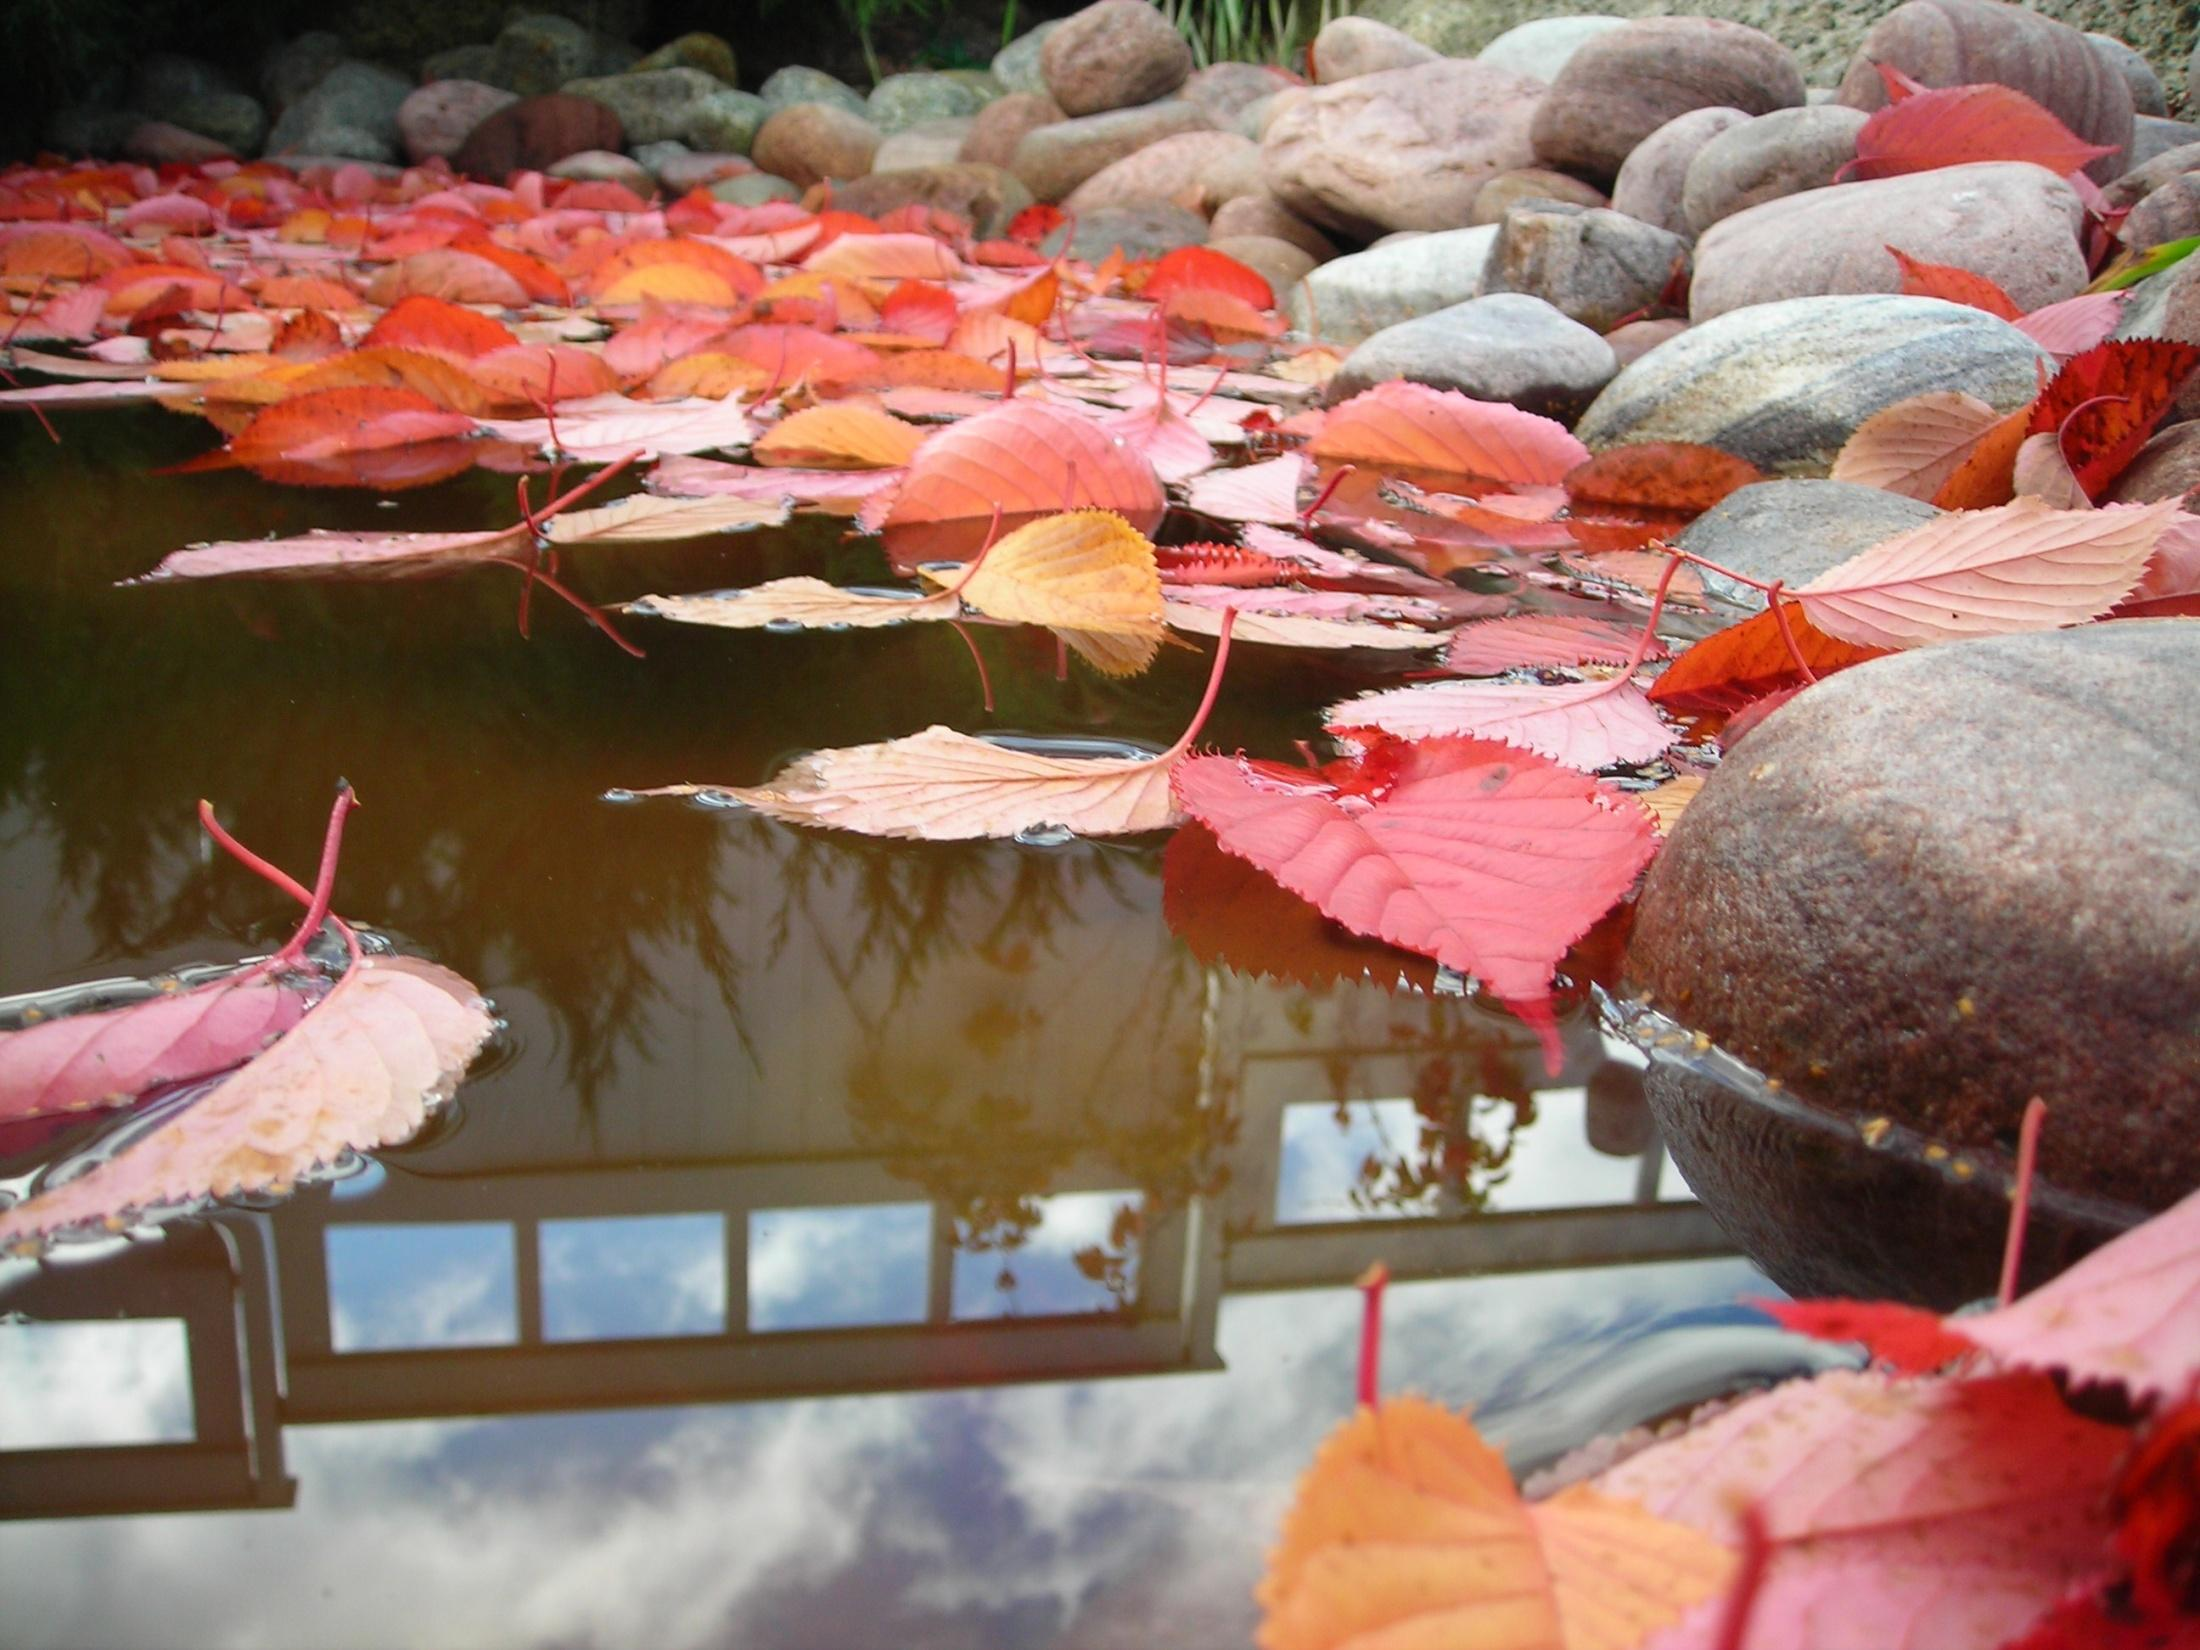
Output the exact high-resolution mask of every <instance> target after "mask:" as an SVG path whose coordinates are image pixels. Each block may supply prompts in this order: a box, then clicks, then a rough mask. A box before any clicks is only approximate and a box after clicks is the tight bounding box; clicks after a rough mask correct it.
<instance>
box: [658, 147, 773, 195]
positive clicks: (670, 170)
mask: <svg viewBox="0 0 2200 1650" xmlns="http://www.w3.org/2000/svg"><path fill="white" fill-rule="evenodd" d="M651 151H652V153H654V154H655V155H656V156H657V158H656V159H655V160H654V161H643V164H644V165H646V166H648V167H649V169H650V170H651V171H652V172H654V173H655V174H656V175H657V181H658V182H659V183H661V184H663V185H664V186H665V192H666V193H667V194H670V195H684V194H686V193H687V192H688V191H689V190H691V189H708V188H709V187H710V186H711V185H712V184H714V183H721V182H723V181H724V180H725V179H727V178H741V177H747V176H748V175H749V174H750V173H752V172H754V171H755V170H756V164H755V162H753V161H751V160H750V159H749V157H748V156H746V155H739V154H734V153H732V152H731V151H726V150H710V149H692V150H691V149H689V148H688V147H687V145H686V144H684V143H659V144H653V145H651ZM641 158H642V157H641V156H640V155H639V154H637V155H636V156H635V159H637V160H641Z"/></svg>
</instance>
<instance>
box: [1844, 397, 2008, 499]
mask: <svg viewBox="0 0 2200 1650" xmlns="http://www.w3.org/2000/svg"><path fill="white" fill-rule="evenodd" d="M2000 422H2001V414H1999V413H1997V412H1996V411H1994V409H1993V408H1992V407H1989V406H1988V405H1987V404H1986V403H1985V402H1983V401H1981V400H1980V399H1979V398H1978V397H1977V396H1975V395H1965V394H1964V393H1963V392H1962V391H1961V390H1929V391H1927V392H1926V393H1925V394H1923V395H1913V396H1911V397H1910V398H1909V399H1908V400H1907V401H1897V402H1896V403H1895V404H1894V405H1893V406H1891V407H1882V408H1881V409H1880V410H1879V411H1877V412H1875V413H1873V414H1872V415H1871V417H1869V418H1867V419H1865V420H1864V422H1863V423H1861V424H1859V425H1857V427H1856V431H1855V433H1854V434H1853V435H1851V436H1850V437H1849V439H1848V441H1847V442H1846V443H1845V444H1844V445H1843V446H1842V448H1841V455H1840V456H1839V457H1838V458H1836V459H1835V460H1834V461H1833V479H1834V480H1835V481H1848V482H1854V483H1855V484H1856V485H1858V486H1860V487H1877V488H1879V489H1880V490H1881V491H1882V492H1888V493H1900V494H1901V495H1902V496H1903V497H1904V498H1914V499H1918V500H1920V501H1922V502H1925V503H1928V504H1929V503H1931V502H1932V500H1933V496H1934V495H1935V494H1936V493H1938V492H1939V491H1940V489H1941V487H1942V486H1943V485H1944V484H1945V483H1946V482H1947V481H1948V479H1949V477H1951V476H1953V475H1954V474H1955V473H1956V471H1957V470H1958V469H1959V468H1961V466H1962V465H1963V463H1964V461H1965V460H1966V459H1967V458H1969V457H1970V455H1971V453H1972V452H1973V451H1974V450H1975V449H1976V448H1977V447H1978V444H1979V443H1980V442H1981V441H1982V440H1984V439H1985V437H1986V435H1987V433H1988V432H1989V431H1991V430H1992V429H1993V427H1994V426H1995V425H1996V424H1998V423H2000ZM2002 502H2004V503H2006V502H2007V501H2006V500H2003V501H2002Z"/></svg>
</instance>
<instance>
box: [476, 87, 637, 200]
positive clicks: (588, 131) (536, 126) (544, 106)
mask: <svg viewBox="0 0 2200 1650" xmlns="http://www.w3.org/2000/svg"><path fill="white" fill-rule="evenodd" d="M625 143H626V134H625V133H624V132H622V131H621V130H620V128H619V117H618V116H617V115H615V114H613V113H612V112H611V111H610V110H609V109H607V108H605V107H604V106H603V105H602V104H601V103H598V102H597V101H596V100H595V99H594V98H589V97H573V96H569V95H568V94H567V93H564V92H545V93H544V94H543V95H542V96H540V97H526V98H521V99H520V100H519V102H517V103H514V104H512V105H510V106H509V107H507V108H503V109H499V110H498V111H497V112H496V113H495V114H493V115H490V116H489V117H488V118H487V119H486V120H484V121H482V123H481V124H480V125H478V126H476V127H475V128H474V129H473V130H472V131H471V132H469V133H468V134H467V135H466V141H465V142H464V143H463V144H461V145H459V149H458V153H457V154H455V155H453V156H452V157H451V166H452V169H453V170H455V171H458V172H461V173H464V174H465V175H467V176H468V177H476V178H488V179H490V180H491V181H493V182H496V183H502V182H503V181H504V180H505V178H507V177H509V176H510V175H511V174H512V173H514V172H541V171H547V170H548V169H549V168H550V167H552V166H554V165H556V164H557V163H558V162H559V161H561V160H563V159H565V157H566V156H567V155H577V154H580V153H581V152H582V151H583V150H587V149H618V148H623V147H624V146H625Z"/></svg>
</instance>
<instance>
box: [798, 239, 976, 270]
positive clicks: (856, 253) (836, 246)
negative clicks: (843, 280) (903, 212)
mask: <svg viewBox="0 0 2200 1650" xmlns="http://www.w3.org/2000/svg"><path fill="white" fill-rule="evenodd" d="M803 267H804V268H805V269H807V270H809V271H810V272H811V273H812V274H817V275H841V276H846V277H849V278H851V279H863V280H883V281H902V280H934V281H938V280H952V279H953V278H954V277H956V276H957V275H960V274H961V273H962V272H963V268H962V263H961V261H960V260H958V259H957V258H956V256H955V254H954V253H952V252H950V251H948V250H947V248H946V247H944V246H942V245H940V243H939V242H938V241H935V240H934V239H932V237H931V236H929V235H842V236H841V237H840V238H839V239H837V240H835V241H834V242H833V243H832V244H831V245H830V246H828V247H826V248H824V249H823V250H822V251H819V252H813V253H811V254H810V256H809V258H808V259H807V260H805V262H804V264H803Z"/></svg>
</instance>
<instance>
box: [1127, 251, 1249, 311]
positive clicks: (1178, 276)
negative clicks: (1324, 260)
mask: <svg viewBox="0 0 2200 1650" xmlns="http://www.w3.org/2000/svg"><path fill="white" fill-rule="evenodd" d="M1180 292H1218V293H1221V294H1223V295H1224V296H1225V297H1230V298H1235V299H1237V301H1238V302H1239V303H1241V304H1247V305H1250V306H1251V307H1252V308H1254V309H1274V308H1275V307H1276V294H1275V291H1274V289H1273V288H1271V287H1270V286H1269V284H1268V282H1267V281H1266V279H1264V278H1263V277H1262V276H1261V275H1260V274H1259V273H1258V272H1257V271H1255V270H1251V269H1248V268H1246V266H1245V265H1243V264H1241V263H1239V262H1238V261H1237V260H1236V259H1235V258H1232V257H1229V256H1227V255H1225V254H1223V253H1220V252H1215V251H1212V250H1210V249H1209V248H1207V247H1204V246H1180V247H1178V248H1177V249H1176V250H1175V251H1174V252H1170V253H1166V254H1164V255H1163V256H1162V258H1161V259H1160V260H1159V261H1158V262H1157V263H1155V265H1154V266H1153V273H1152V274H1151V275H1149V276H1147V277H1146V284H1145V286H1144V287H1143V288H1142V289H1141V290H1140V293H1139V296H1140V297H1142V298H1148V299H1151V300H1152V301H1153V302H1155V303H1161V302H1164V301H1165V300H1167V299H1169V298H1173V297H1175V296H1176V295H1177V294H1178V293H1180Z"/></svg>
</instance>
